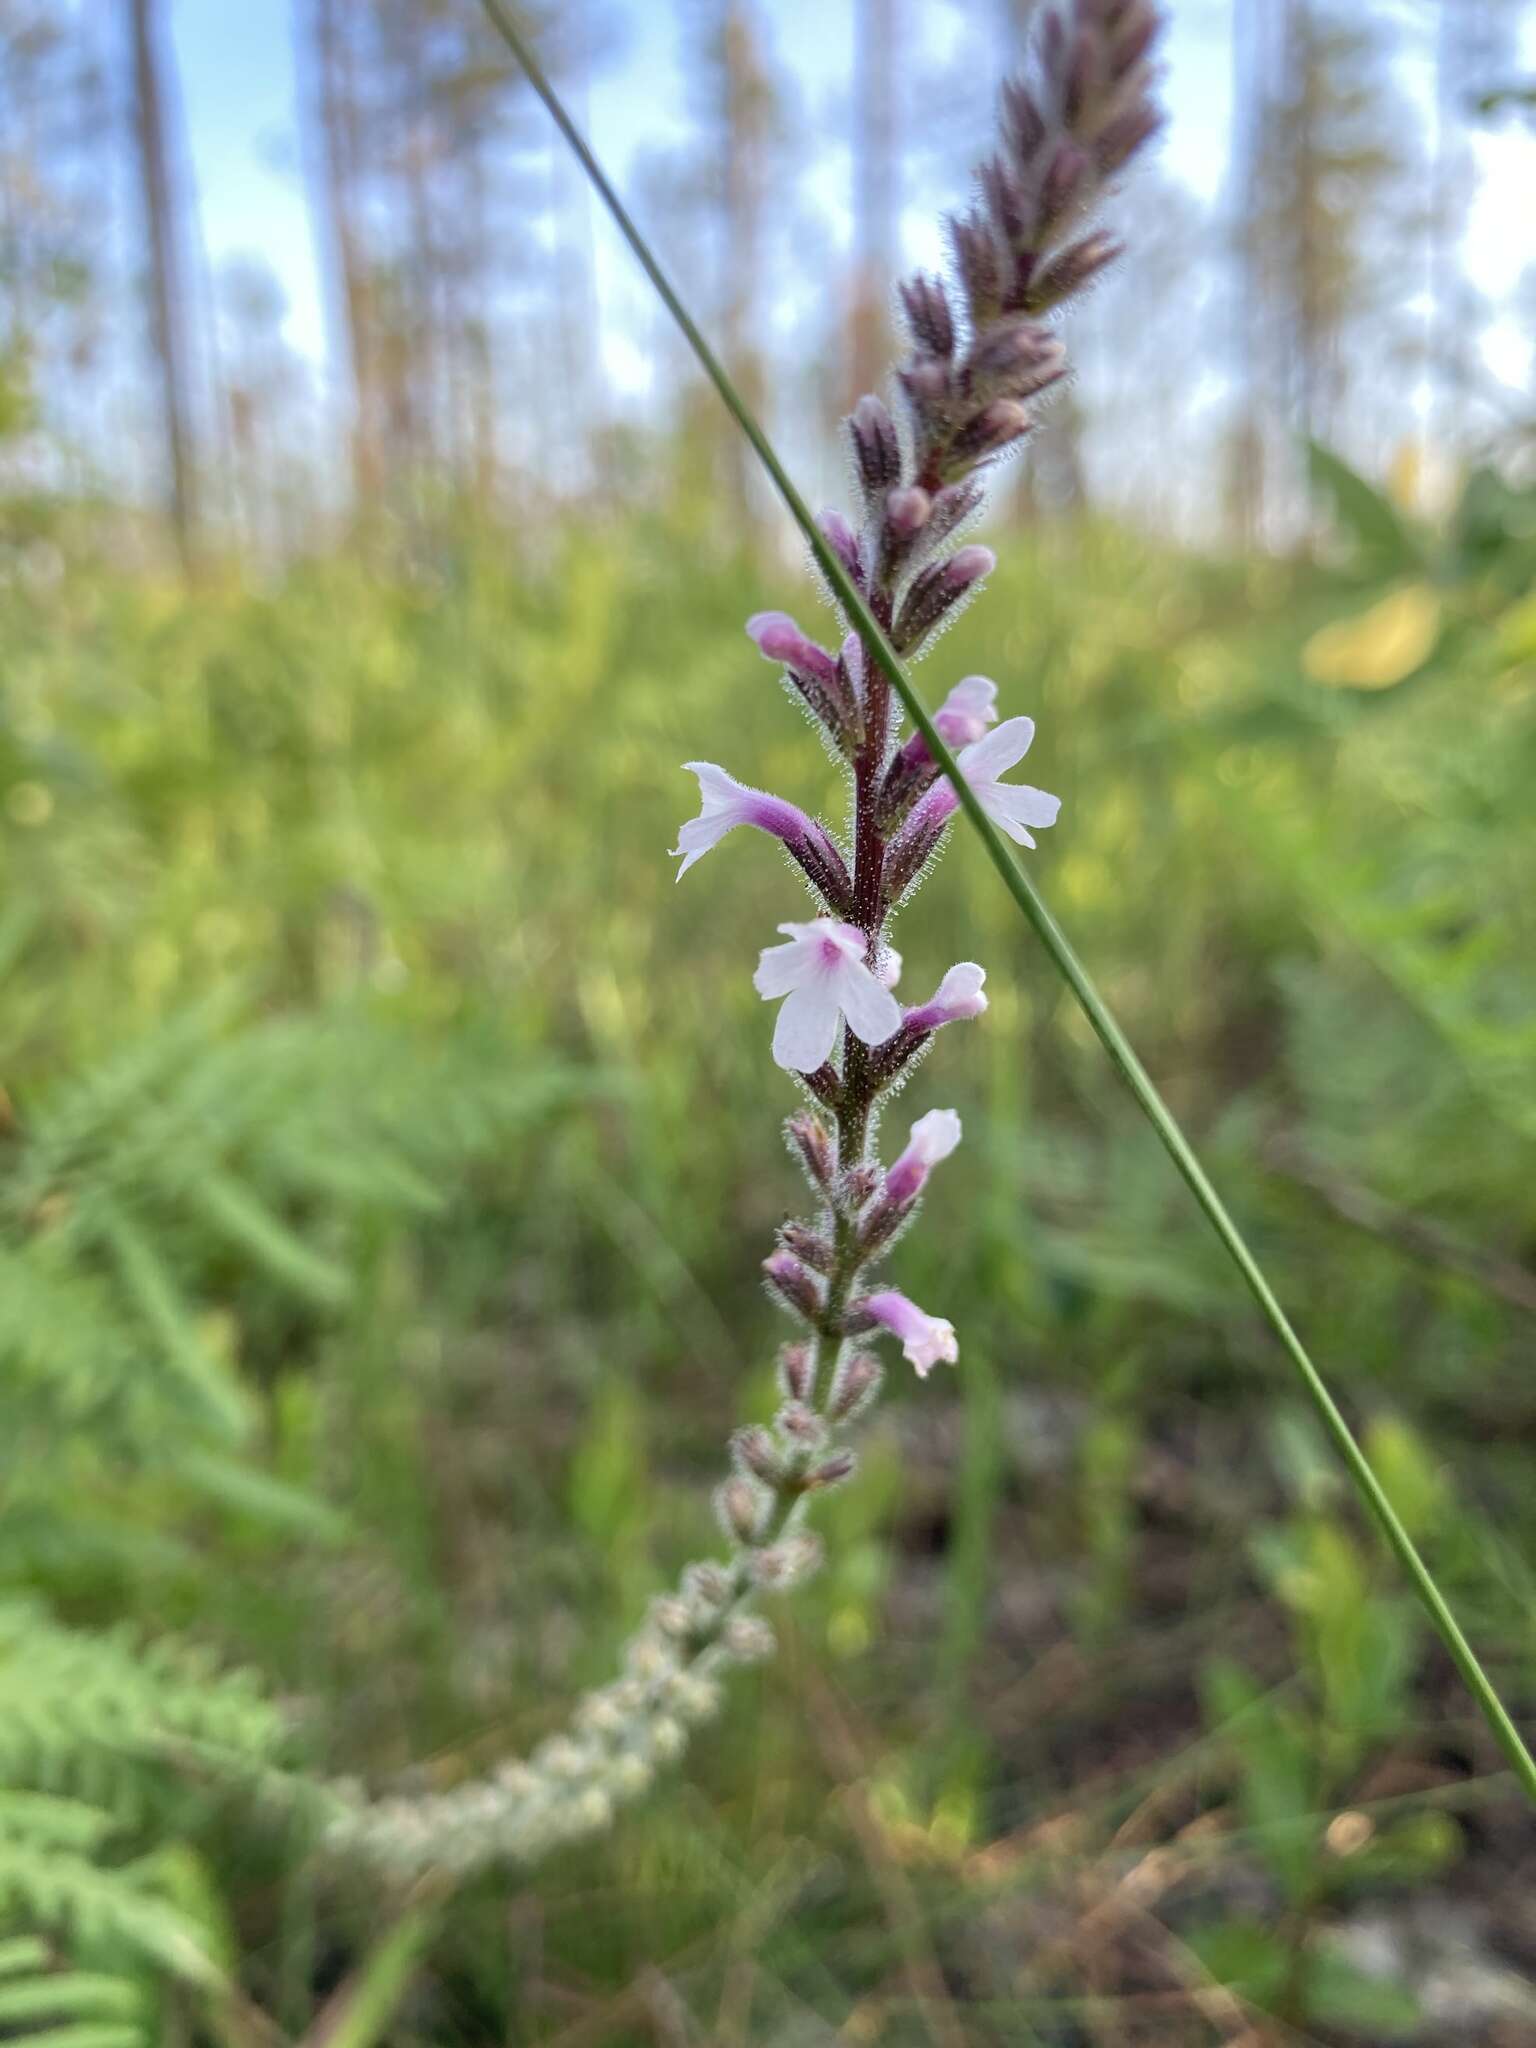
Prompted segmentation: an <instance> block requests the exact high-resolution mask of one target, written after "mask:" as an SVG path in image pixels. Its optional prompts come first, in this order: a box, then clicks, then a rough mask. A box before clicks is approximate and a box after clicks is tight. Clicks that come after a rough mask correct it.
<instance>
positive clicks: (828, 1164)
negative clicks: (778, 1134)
mask: <svg viewBox="0 0 1536 2048" xmlns="http://www.w3.org/2000/svg"><path fill="white" fill-rule="evenodd" d="M784 1135H785V1137H786V1138H787V1139H788V1141H789V1147H790V1150H791V1151H792V1152H793V1153H794V1154H795V1156H796V1157H797V1158H798V1159H799V1161H800V1163H801V1164H802V1166H804V1168H805V1170H806V1173H807V1174H808V1175H809V1176H810V1180H811V1184H812V1186H813V1187H815V1188H818V1189H820V1191H821V1192H822V1193H823V1194H826V1193H828V1192H829V1191H830V1189H831V1186H832V1176H833V1174H834V1173H835V1172H836V1171H837V1155H836V1153H835V1151H834V1150H833V1146H832V1137H831V1133H830V1132H829V1131H828V1129H827V1127H826V1125H825V1124H824V1123H823V1122H822V1120H821V1118H820V1117H819V1116H817V1115H816V1114H815V1112H814V1111H813V1110H809V1109H800V1110H796V1112H795V1114H794V1115H793V1116H792V1117H790V1118H789V1119H788V1121H787V1122H786V1123H785V1125H784Z"/></svg>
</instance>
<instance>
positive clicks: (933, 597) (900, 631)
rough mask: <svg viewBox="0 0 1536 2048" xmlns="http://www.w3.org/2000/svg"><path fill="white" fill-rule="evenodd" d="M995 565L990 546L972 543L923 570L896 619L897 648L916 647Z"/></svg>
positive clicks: (905, 649)
mask: <svg viewBox="0 0 1536 2048" xmlns="http://www.w3.org/2000/svg"><path fill="white" fill-rule="evenodd" d="M996 566H997V557H996V555H994V554H993V552H992V550H991V549H990V548H984V547H977V546H975V545H971V546H968V547H963V548H957V549H956V551H955V553H954V554H952V555H951V556H950V558H949V560H948V561H947V562H935V563H933V564H932V565H931V566H930V567H929V568H927V569H924V570H923V571H922V573H921V574H920V575H919V576H918V577H917V578H916V579H915V580H914V582H913V585H912V588H911V589H910V590H909V591H908V592H907V595H906V599H905V602H904V603H903V604H902V607H901V610H900V612H899V613H898V615H897V618H896V625H895V640H896V645H897V647H898V649H899V650H901V651H902V652H906V651H908V650H909V649H911V648H913V647H915V646H916V645H917V643H918V642H919V641H920V640H922V639H923V638H924V637H925V636H926V635H927V634H928V633H929V632H931V631H932V629H933V628H934V627H935V626H936V625H937V624H938V623H939V621H940V620H941V619H942V618H944V617H946V616H947V615H948V614H949V613H950V612H951V611H953V610H954V608H955V606H956V605H958V604H959V603H960V602H961V601H962V600H963V599H964V598H965V596H966V594H967V593H968V592H969V591H970V590H972V589H973V588H974V587H975V585H976V584H977V583H979V582H980V581H981V579H982V578H983V577H984V576H990V575H991V573H992V571H993V569H994V568H996Z"/></svg>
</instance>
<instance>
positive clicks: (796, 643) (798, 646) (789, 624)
mask: <svg viewBox="0 0 1536 2048" xmlns="http://www.w3.org/2000/svg"><path fill="white" fill-rule="evenodd" d="M747 638H748V639H749V640H751V641H753V642H755V644H756V646H757V651H758V653H759V654H761V655H762V656H763V657H764V658H765V659H766V660H768V661H779V662H782V663H783V664H784V666H785V667H786V668H792V669H795V670H797V671H798V673H799V674H801V675H805V676H809V677H810V678H811V679H812V681H813V682H816V683H818V684H820V686H821V688H822V689H824V690H828V691H831V690H835V689H836V686H837V663H836V662H835V661H834V660H833V659H832V657H831V655H830V654H828V652H827V650H826V649H825V648H824V647H818V646H817V645H816V642H815V641H814V640H812V639H810V638H809V637H808V636H807V635H806V634H804V633H802V632H801V630H800V628H799V626H798V625H796V623H795V621H794V620H793V619H792V618H791V617H790V616H789V613H788V612H754V613H753V614H752V616H751V618H750V619H748V621H747Z"/></svg>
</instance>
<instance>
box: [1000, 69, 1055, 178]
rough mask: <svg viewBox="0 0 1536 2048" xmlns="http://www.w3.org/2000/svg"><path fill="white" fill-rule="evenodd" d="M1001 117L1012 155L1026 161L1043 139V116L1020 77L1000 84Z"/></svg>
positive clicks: (1044, 132)
mask: <svg viewBox="0 0 1536 2048" xmlns="http://www.w3.org/2000/svg"><path fill="white" fill-rule="evenodd" d="M1003 119H1004V121H1005V123H1006V124H1007V131H1008V140H1009V143H1010V145H1011V146H1012V149H1013V153H1014V155H1015V156H1016V157H1017V158H1018V159H1019V160H1020V162H1021V163H1028V161H1029V159H1030V158H1031V157H1032V156H1033V155H1034V153H1035V151H1036V150H1037V149H1038V148H1039V147H1040V145H1041V143H1042V142H1044V140H1045V135H1046V127H1045V118H1044V116H1043V115H1042V114H1041V112H1040V109H1039V107H1038V106H1036V104H1035V100H1034V96H1033V95H1032V94H1031V92H1030V90H1029V88H1028V86H1026V85H1025V84H1024V83H1023V81H1022V80H1021V79H1016V78H1015V79H1010V80H1009V81H1008V83H1007V84H1006V85H1005V86H1004V87H1003Z"/></svg>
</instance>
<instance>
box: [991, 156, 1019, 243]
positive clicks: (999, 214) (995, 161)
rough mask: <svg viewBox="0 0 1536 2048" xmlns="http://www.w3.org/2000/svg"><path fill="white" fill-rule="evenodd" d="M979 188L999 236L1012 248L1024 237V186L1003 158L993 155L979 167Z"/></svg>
mask: <svg viewBox="0 0 1536 2048" xmlns="http://www.w3.org/2000/svg"><path fill="white" fill-rule="evenodd" d="M981 189H982V193H983V195H984V197H985V199H986V202H987V210H988V212H989V213H990V214H991V216H992V222H993V225H994V227H995V228H996V229H997V233H998V237H999V239H1000V240H1001V241H1002V243H1003V245H1004V247H1006V248H1011V247H1012V246H1013V245H1014V244H1015V243H1016V242H1019V241H1021V240H1022V239H1023V236H1024V232H1025V228H1026V226H1027V223H1028V220H1029V202H1028V200H1027V199H1026V198H1025V195H1024V188H1023V186H1022V185H1021V184H1020V183H1019V181H1018V179H1017V178H1016V177H1015V176H1014V174H1013V172H1012V171H1011V170H1010V169H1009V168H1008V166H1007V164H1005V163H1004V162H1003V160H1002V158H1001V157H996V156H994V157H990V158H988V160H987V162H986V163H984V164H983V165H982V167H981Z"/></svg>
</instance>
